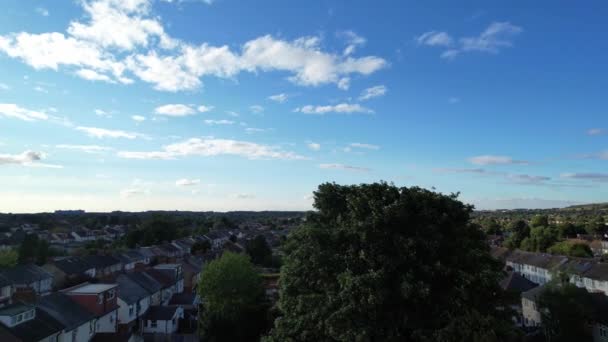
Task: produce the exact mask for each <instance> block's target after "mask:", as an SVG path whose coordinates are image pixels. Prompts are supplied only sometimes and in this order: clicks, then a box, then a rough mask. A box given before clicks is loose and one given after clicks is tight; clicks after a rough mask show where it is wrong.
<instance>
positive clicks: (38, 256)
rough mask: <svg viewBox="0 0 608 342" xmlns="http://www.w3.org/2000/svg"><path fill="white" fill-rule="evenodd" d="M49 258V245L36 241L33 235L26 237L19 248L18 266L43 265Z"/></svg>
mask: <svg viewBox="0 0 608 342" xmlns="http://www.w3.org/2000/svg"><path fill="white" fill-rule="evenodd" d="M49 256H52V254H51V250H50V248H49V243H48V242H47V241H46V240H40V239H38V236H37V235H35V234H28V235H26V236H25V238H24V239H23V241H22V242H21V245H20V246H19V258H18V260H19V263H20V264H27V263H30V262H35V263H36V264H37V265H44V264H45V263H46V261H47V259H48V257H49Z"/></svg>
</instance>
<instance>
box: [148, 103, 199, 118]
mask: <svg viewBox="0 0 608 342" xmlns="http://www.w3.org/2000/svg"><path fill="white" fill-rule="evenodd" d="M154 112H155V113H156V114H161V115H167V116H188V115H193V114H194V113H196V111H195V110H194V109H193V108H192V107H190V106H188V105H184V104H167V105H164V106H159V107H156V109H154Z"/></svg>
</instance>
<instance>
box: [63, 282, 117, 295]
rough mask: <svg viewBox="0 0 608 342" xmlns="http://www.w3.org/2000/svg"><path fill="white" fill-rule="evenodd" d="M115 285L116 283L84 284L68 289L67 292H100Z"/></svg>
mask: <svg viewBox="0 0 608 342" xmlns="http://www.w3.org/2000/svg"><path fill="white" fill-rule="evenodd" d="M115 287H118V284H84V285H82V286H79V287H75V288H71V289H68V291H67V292H69V293H80V294H88V293H101V292H105V291H108V290H110V289H113V288H115Z"/></svg>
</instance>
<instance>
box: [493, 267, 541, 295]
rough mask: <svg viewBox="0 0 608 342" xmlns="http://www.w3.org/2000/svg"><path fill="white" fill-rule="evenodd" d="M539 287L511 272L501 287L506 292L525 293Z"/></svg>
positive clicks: (501, 283) (502, 281)
mask: <svg viewBox="0 0 608 342" xmlns="http://www.w3.org/2000/svg"><path fill="white" fill-rule="evenodd" d="M536 286H538V285H537V284H536V283H533V282H531V281H530V280H528V279H526V278H524V277H522V276H521V275H519V274H517V273H515V272H509V273H508V274H507V276H506V277H505V278H504V279H503V280H501V281H500V287H501V288H502V289H503V290H505V291H511V292H517V293H520V292H525V291H528V290H531V289H533V288H535V287H536Z"/></svg>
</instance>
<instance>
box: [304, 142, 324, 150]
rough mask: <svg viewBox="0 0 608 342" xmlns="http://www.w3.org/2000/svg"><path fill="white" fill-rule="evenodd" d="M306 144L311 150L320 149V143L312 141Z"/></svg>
mask: <svg viewBox="0 0 608 342" xmlns="http://www.w3.org/2000/svg"><path fill="white" fill-rule="evenodd" d="M306 146H308V148H309V149H311V150H313V151H318V150H320V149H321V144H318V143H314V142H310V143H308V144H307V145H306Z"/></svg>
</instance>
